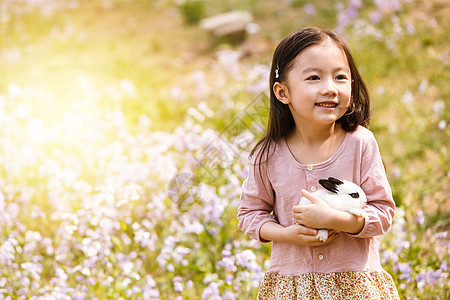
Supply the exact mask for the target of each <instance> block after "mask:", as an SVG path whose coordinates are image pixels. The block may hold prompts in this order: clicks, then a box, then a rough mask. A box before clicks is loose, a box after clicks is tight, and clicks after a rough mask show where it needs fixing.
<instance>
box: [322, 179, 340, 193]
mask: <svg viewBox="0 0 450 300" xmlns="http://www.w3.org/2000/svg"><path fill="white" fill-rule="evenodd" d="M319 183H320V185H321V186H323V187H324V188H326V189H327V190H329V191H330V192H332V193H334V194H337V192H338V189H337V186H338V185H340V184H343V182H342V181H340V180H339V179H336V178H333V177H328V180H326V179H320V180H319Z"/></svg>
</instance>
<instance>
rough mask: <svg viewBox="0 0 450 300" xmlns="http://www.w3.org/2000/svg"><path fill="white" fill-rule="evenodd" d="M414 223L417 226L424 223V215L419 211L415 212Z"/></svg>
mask: <svg viewBox="0 0 450 300" xmlns="http://www.w3.org/2000/svg"><path fill="white" fill-rule="evenodd" d="M416 223H417V224H419V225H423V224H424V223H425V215H424V214H423V211H421V210H419V211H417V217H416Z"/></svg>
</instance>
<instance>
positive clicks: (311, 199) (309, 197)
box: [301, 189, 319, 203]
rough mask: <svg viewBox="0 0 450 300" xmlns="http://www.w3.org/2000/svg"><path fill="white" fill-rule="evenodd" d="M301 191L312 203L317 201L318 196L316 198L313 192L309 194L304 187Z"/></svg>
mask: <svg viewBox="0 0 450 300" xmlns="http://www.w3.org/2000/svg"><path fill="white" fill-rule="evenodd" d="M301 193H302V195H303V196H304V197H305V198H307V199H308V200H309V201H311V202H312V203H316V202H317V201H319V200H318V198H316V197H315V196H314V195H313V194H311V193H310V192H308V191H307V190H305V189H302V190H301Z"/></svg>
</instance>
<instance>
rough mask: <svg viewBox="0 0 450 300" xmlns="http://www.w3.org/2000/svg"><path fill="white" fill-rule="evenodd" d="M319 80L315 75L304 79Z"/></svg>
mask: <svg viewBox="0 0 450 300" xmlns="http://www.w3.org/2000/svg"><path fill="white" fill-rule="evenodd" d="M319 79H320V78H319V76H317V75H312V76H309V77H308V78H306V80H319Z"/></svg>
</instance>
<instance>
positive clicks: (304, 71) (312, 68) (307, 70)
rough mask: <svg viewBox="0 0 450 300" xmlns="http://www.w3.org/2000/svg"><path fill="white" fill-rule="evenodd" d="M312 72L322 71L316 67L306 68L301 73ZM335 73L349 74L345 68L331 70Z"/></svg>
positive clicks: (348, 70)
mask: <svg viewBox="0 0 450 300" xmlns="http://www.w3.org/2000/svg"><path fill="white" fill-rule="evenodd" d="M314 71H315V72H320V71H322V69H321V68H317V67H307V68H306V69H304V70H303V73H309V72H314ZM336 71H345V72H348V73H351V72H350V69H349V68H347V67H338V68H335V69H333V72H336Z"/></svg>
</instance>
